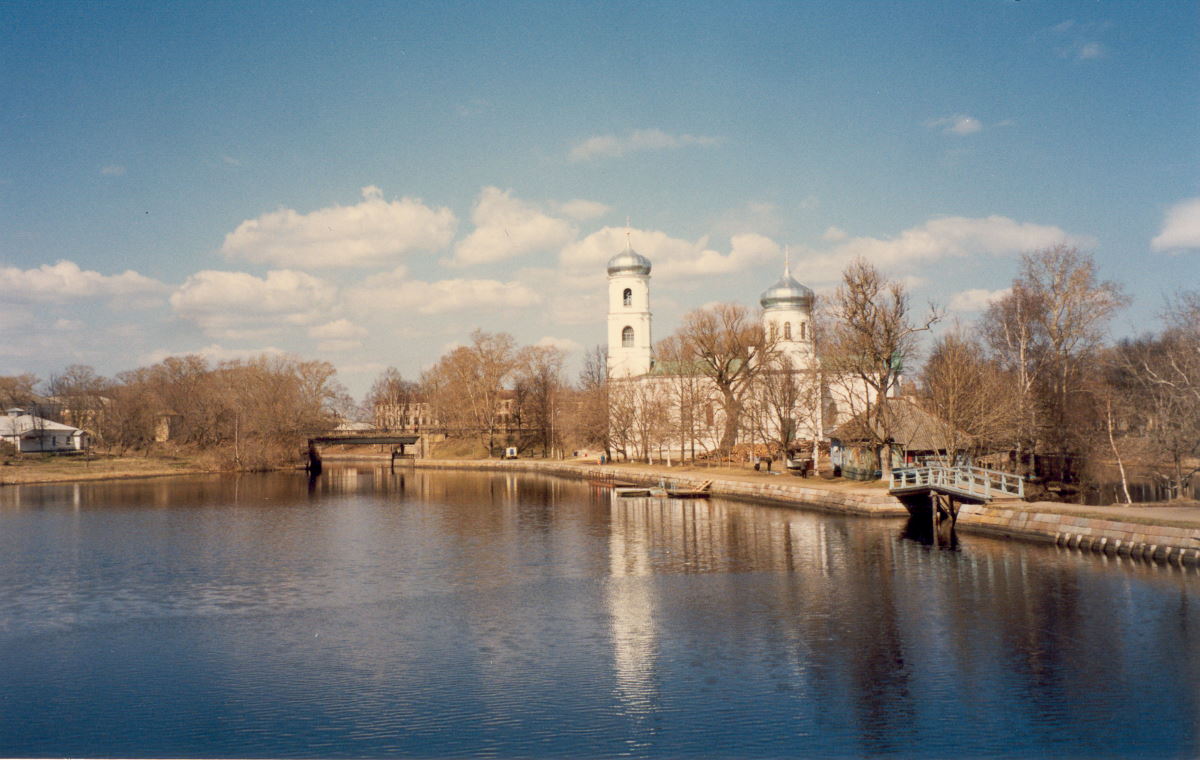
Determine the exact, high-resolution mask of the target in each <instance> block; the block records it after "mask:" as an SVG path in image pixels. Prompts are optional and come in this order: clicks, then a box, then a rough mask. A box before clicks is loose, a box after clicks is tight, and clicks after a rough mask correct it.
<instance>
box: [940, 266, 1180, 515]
mask: <svg viewBox="0 0 1200 760" xmlns="http://www.w3.org/2000/svg"><path fill="white" fill-rule="evenodd" d="M1127 303H1128V298H1127V297H1126V296H1125V295H1124V294H1123V292H1122V291H1121V288H1120V287H1119V286H1117V285H1116V284H1114V283H1112V282H1107V281H1102V280H1100V278H1099V276H1098V274H1097V271H1096V266H1095V262H1094V260H1093V259H1092V258H1091V257H1090V256H1088V255H1086V254H1084V253H1081V252H1080V251H1078V250H1076V249H1074V248H1070V247H1066V246H1057V247H1054V248H1050V249H1046V250H1042V251H1036V252H1033V253H1029V254H1026V255H1025V256H1023V257H1022V260H1021V266H1020V271H1019V273H1018V275H1017V277H1016V278H1015V279H1014V281H1013V283H1012V288H1011V289H1010V290H1009V292H1008V293H1007V294H1006V295H1005V296H1004V297H1002V298H1000V299H999V300H997V301H995V302H994V303H993V304H992V305H991V306H990V308H989V309H988V311H987V312H986V313H985V314H984V315H983V316H982V317H981V318H980V319H979V320H978V322H977V323H975V324H974V325H967V326H964V325H958V326H956V327H955V329H952V330H950V331H948V332H947V333H946V334H944V335H943V336H941V337H940V338H939V339H938V340H937V341H936V342H935V343H934V345H933V347H932V350H931V352H930V356H929V359H928V361H927V362H926V364H925V367H924V371H923V373H922V380H923V382H922V402H923V403H925V404H927V405H928V407H929V408H930V409H931V410H932V411H934V412H935V413H936V414H937V416H938V417H939V418H940V419H941V420H942V421H943V422H944V428H945V430H944V439H945V442H946V445H947V448H949V449H951V450H967V449H971V450H973V451H974V452H975V453H977V454H980V455H987V454H991V455H992V456H993V461H1001V460H1005V459H1006V460H1007V463H1008V465H1010V466H1012V467H1013V468H1014V469H1017V470H1018V471H1020V472H1022V473H1025V474H1028V475H1035V476H1040V477H1041V478H1044V479H1046V480H1049V481H1059V482H1062V483H1072V482H1076V481H1081V480H1082V481H1087V480H1092V481H1101V480H1108V479H1110V478H1117V479H1119V481H1120V483H1121V484H1122V486H1123V493H1122V496H1123V498H1124V499H1125V500H1126V501H1128V500H1131V496H1130V491H1129V481H1130V480H1131V479H1134V478H1136V479H1138V480H1145V479H1147V478H1151V479H1156V480H1158V481H1160V482H1161V483H1163V484H1164V485H1166V486H1167V487H1168V489H1169V490H1170V492H1172V493H1174V494H1176V495H1180V494H1183V493H1185V491H1186V488H1187V485H1188V481H1189V478H1191V477H1192V476H1193V475H1194V474H1195V473H1196V472H1197V467H1200V295H1198V294H1197V293H1195V292H1192V293H1183V294H1181V295H1180V296H1178V297H1176V298H1174V299H1172V300H1170V301H1169V302H1168V303H1167V304H1166V306H1165V308H1164V310H1163V314H1162V316H1163V321H1164V327H1163V329H1162V330H1161V332H1158V333H1152V334H1147V335H1143V336H1139V337H1134V338H1126V339H1123V340H1120V341H1117V342H1112V341H1110V340H1109V339H1108V337H1107V336H1108V327H1109V323H1110V321H1111V319H1112V317H1113V316H1114V315H1115V314H1116V313H1117V312H1118V311H1119V310H1120V309H1121V308H1122V307H1124V306H1125V305H1126V304H1127ZM996 452H1000V453H1001V454H1003V455H1004V456H1002V457H1000V458H999V459H997V458H996V457H995V454H996ZM1110 471H1112V472H1115V473H1116V474H1115V475H1111V474H1110Z"/></svg>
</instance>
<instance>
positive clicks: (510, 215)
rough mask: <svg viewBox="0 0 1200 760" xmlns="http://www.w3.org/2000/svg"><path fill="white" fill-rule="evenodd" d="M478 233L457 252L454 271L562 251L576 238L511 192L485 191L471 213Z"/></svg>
mask: <svg viewBox="0 0 1200 760" xmlns="http://www.w3.org/2000/svg"><path fill="white" fill-rule="evenodd" d="M471 220H472V221H473V222H474V223H475V231H474V232H472V233H471V234H470V235H468V236H467V237H466V239H464V240H463V241H461V242H460V243H459V244H458V245H457V246H455V249H454V258H453V259H451V260H449V261H447V262H446V263H447V264H449V265H450V266H454V267H466V266H471V265H474V264H486V263H489V262H493V261H504V260H506V259H511V258H514V257H517V256H522V255H524V254H527V253H533V252H535V251H543V250H550V249H556V248H560V247H562V246H563V245H566V244H567V242H569V241H570V240H572V239H573V238H574V237H575V235H576V230H575V228H574V227H573V226H572V225H571V224H570V223H569V222H567V221H565V220H563V219H557V218H555V217H552V216H548V215H546V214H544V213H542V212H541V211H539V210H538V209H537V208H535V207H534V206H532V205H530V204H528V203H525V202H523V201H521V200H519V199H517V198H513V197H512V195H511V193H510V191H508V190H501V189H500V188H497V187H485V188H484V189H483V191H482V192H481V193H480V194H479V198H478V200H477V201H476V202H475V208H474V210H473V211H472V212H471Z"/></svg>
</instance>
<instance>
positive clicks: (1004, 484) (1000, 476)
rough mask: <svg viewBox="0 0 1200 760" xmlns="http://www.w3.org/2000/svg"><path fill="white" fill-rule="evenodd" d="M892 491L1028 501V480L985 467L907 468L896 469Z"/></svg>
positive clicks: (893, 472) (890, 485)
mask: <svg viewBox="0 0 1200 760" xmlns="http://www.w3.org/2000/svg"><path fill="white" fill-rule="evenodd" d="M888 487H889V490H892V491H896V490H902V489H908V488H941V489H946V490H954V491H958V492H960V493H965V494H968V495H970V496H977V497H979V498H982V499H992V498H995V497H997V496H1015V497H1017V498H1018V499H1023V498H1025V481H1024V480H1023V479H1022V478H1021V476H1020V475H1016V474H1014V473H1011V472H1001V471H1000V470H988V469H985V468H983V467H904V468H901V469H895V470H892V475H891V478H890V480H889V486H888Z"/></svg>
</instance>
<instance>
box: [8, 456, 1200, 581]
mask: <svg viewBox="0 0 1200 760" xmlns="http://www.w3.org/2000/svg"><path fill="white" fill-rule="evenodd" d="M325 459H327V460H328V461H330V462H342V463H350V462H372V463H380V462H385V461H390V460H389V459H387V458H383V457H371V456H362V455H354V456H336V455H334V456H327V457H325ZM58 464H61V463H58ZM398 466H400V467H413V468H414V469H424V470H474V471H493V472H529V473H537V474H544V475H554V476H557V477H567V478H572V479H577V480H605V481H611V480H621V481H624V482H629V483H635V484H637V485H648V486H653V485H657V484H659V483H660V482H665V483H666V484H668V485H670V486H672V487H676V488H682V489H693V488H697V487H699V486H700V485H701V484H702V483H704V482H705V481H712V485H711V489H710V491H711V493H712V494H713V495H714V496H719V497H722V498H729V499H734V500H737V501H744V502H750V503H756V504H769V505H772V506H780V507H784V508H788V509H804V510H809V511H820V512H828V513H832V514H849V515H857V516H861V517H874V518H901V517H904V518H907V517H908V516H909V512H908V510H907V508H905V507H904V505H903V503H902V502H901V501H900V500H899V499H897V498H896V497H894V496H891V495H890V494H889V493H888V492H887V489H886V487H884V486H883V485H882V484H880V483H878V482H876V483H874V484H868V483H862V482H859V481H846V480H841V479H837V480H826V479H824V478H821V477H813V478H800V477H796V476H794V475H790V474H788V473H786V472H784V473H766V472H755V471H752V470H748V469H747V470H744V471H742V470H739V469H732V468H707V467H695V466H687V465H678V466H674V467H666V466H662V465H642V464H630V463H621V464H604V465H601V464H598V463H595V462H585V461H569V460H545V459H512V460H501V459H417V460H407V461H406V462H404V463H403V464H400V465H398ZM5 469H7V468H5V467H0V487H4V486H21V485H53V484H58V483H80V482H97V481H103V480H140V479H148V478H162V477H173V476H181V475H212V474H218V473H220V472H223V471H222V470H218V469H214V468H211V467H204V466H201V465H198V464H197V463H195V462H192V461H188V460H153V459H151V460H146V459H144V458H133V457H128V458H117V459H114V460H101V461H89V462H83V463H82V464H81V463H79V462H70V463H69V464H66V465H65V466H60V467H57V468H54V469H47V470H45V471H41V472H38V473H37V474H36V475H33V476H32V477H30V478H28V479H25V478H20V479H17V480H10V479H9V478H6V477H5V475H6V474H11V473H5V472H4V471H5ZM38 469H39V470H40V469H41V468H40V467H39V468H38ZM291 469H292V468H291V467H280V468H278V469H277V470H276V471H278V472H286V471H289V470H291ZM31 475H32V473H31ZM955 529H956V530H958V531H961V532H963V533H968V534H977V535H985V536H991V537H998V538H1010V539H1016V540H1020V541H1027V542H1032V543H1041V544H1051V545H1055V546H1058V547H1061V548H1063V549H1066V550H1069V551H1073V552H1079V553H1080V554H1081V555H1082V554H1084V553H1092V554H1101V555H1104V556H1107V557H1115V558H1120V559H1129V560H1131V561H1141V562H1148V563H1153V564H1163V565H1170V566H1177V567H1192V568H1200V505H1198V504H1196V503H1195V502H1192V503H1190V504H1175V503H1173V502H1161V503H1154V504H1148V505H1144V506H1131V505H1120V504H1118V505H1111V506H1104V507H1100V506H1086V505H1077V504H1065V503H1060V502H1044V501H1043V502H1023V501H1017V500H998V501H996V502H993V503H990V504H982V505H977V504H964V505H963V506H962V508H961V509H960V511H959V515H958V520H957V521H956V523H955Z"/></svg>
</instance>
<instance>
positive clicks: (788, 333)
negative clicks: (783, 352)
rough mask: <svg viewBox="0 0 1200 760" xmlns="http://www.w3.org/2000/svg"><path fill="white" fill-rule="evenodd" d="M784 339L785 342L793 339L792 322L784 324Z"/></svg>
mask: <svg viewBox="0 0 1200 760" xmlns="http://www.w3.org/2000/svg"><path fill="white" fill-rule="evenodd" d="M783 339H784V340H791V339H792V323H791V322H784V323H783Z"/></svg>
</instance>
